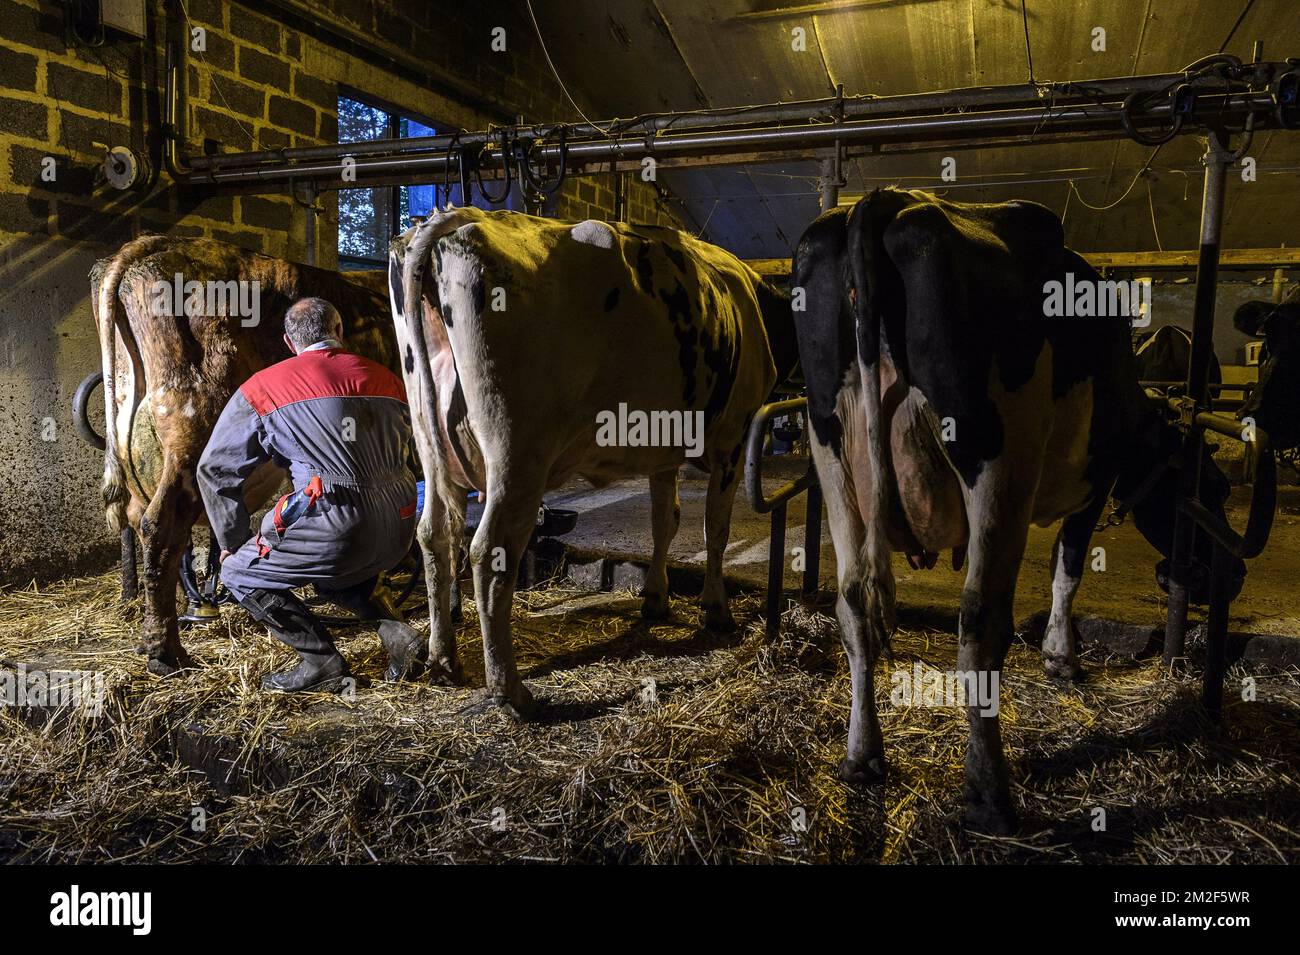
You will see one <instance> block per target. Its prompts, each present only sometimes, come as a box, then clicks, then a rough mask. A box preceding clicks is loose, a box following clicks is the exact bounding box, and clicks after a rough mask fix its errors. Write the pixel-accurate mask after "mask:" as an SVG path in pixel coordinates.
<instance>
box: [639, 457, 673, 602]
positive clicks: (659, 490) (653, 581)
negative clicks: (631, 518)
mask: <svg viewBox="0 0 1300 955" xmlns="http://www.w3.org/2000/svg"><path fill="white" fill-rule="evenodd" d="M650 517H651V528H652V531H653V534H654V556H653V557H652V558H651V560H650V572H649V573H648V574H647V575H646V581H645V588H644V589H643V590H642V591H641V596H642V601H641V615H642V616H643V617H645V618H646V619H647V620H663V619H664V618H665V617H667V616H668V548H669V546H671V544H672V542H673V538H674V537H676V536H677V528H678V526H680V524H681V521H682V503H681V499H680V498H679V497H678V494H677V469H676V468H673V469H672V470H670V471H660V472H659V473H658V474H652V475H650Z"/></svg>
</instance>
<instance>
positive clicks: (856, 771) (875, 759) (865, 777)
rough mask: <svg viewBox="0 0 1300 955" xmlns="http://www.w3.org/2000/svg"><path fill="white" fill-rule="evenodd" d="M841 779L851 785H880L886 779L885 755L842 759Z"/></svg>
mask: <svg viewBox="0 0 1300 955" xmlns="http://www.w3.org/2000/svg"><path fill="white" fill-rule="evenodd" d="M840 779H841V780H842V781H844V782H846V783H848V784H849V785H850V786H878V785H880V784H881V783H883V782H884V781H885V757H884V756H869V757H867V758H866V759H860V760H852V759H849V758H848V757H847V756H846V757H844V758H843V759H842V760H840Z"/></svg>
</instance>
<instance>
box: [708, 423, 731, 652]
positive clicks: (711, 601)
mask: <svg viewBox="0 0 1300 955" xmlns="http://www.w3.org/2000/svg"><path fill="white" fill-rule="evenodd" d="M737 451H739V448H737ZM732 458H734V460H733V459H732ZM739 458H740V455H739V454H735V455H733V456H728V457H726V458H724V459H719V460H715V461H713V462H712V464H711V465H710V468H709V490H708V493H707V495H706V497H705V501H704V548H705V551H706V553H707V557H708V560H707V563H706V564H705V568H704V591H703V593H701V595H700V605H701V606H702V607H703V608H704V625H705V626H706V627H707V628H708V629H709V630H711V631H713V632H714V633H731V632H732V631H733V630H735V629H736V621H735V619H734V618H733V617H732V616H731V607H730V606H729V605H728V604H727V586H726V583H725V582H724V581H723V579H722V558H723V555H724V554H725V553H726V551H727V539H728V538H729V537H730V536H731V507H732V504H733V502H734V501H735V499H736V488H737V486H738V485H739V483H740V482H739V480H738V477H739V474H738V472H737V470H736V462H737V461H738V460H739Z"/></svg>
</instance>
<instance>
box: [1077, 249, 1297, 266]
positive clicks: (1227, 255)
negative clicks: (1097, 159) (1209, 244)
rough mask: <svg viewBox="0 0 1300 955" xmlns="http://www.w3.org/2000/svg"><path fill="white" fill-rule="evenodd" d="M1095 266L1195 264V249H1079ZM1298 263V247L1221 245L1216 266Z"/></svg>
mask: <svg viewBox="0 0 1300 955" xmlns="http://www.w3.org/2000/svg"><path fill="white" fill-rule="evenodd" d="M1080 254H1081V255H1082V256H1083V257H1084V258H1085V259H1087V260H1088V262H1089V263H1091V265H1092V266H1093V267H1094V268H1098V269H1186V268H1196V257H1197V253H1196V250H1195V249H1193V250H1191V251H1188V252H1083V253H1080ZM1289 265H1300V249H1224V250H1223V251H1222V252H1220V253H1219V268H1221V269H1222V268H1268V269H1272V268H1277V267H1279V266H1289Z"/></svg>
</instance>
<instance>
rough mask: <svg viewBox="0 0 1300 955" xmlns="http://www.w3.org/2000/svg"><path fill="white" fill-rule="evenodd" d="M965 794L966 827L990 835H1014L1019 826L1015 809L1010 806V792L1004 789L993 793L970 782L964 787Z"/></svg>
mask: <svg viewBox="0 0 1300 955" xmlns="http://www.w3.org/2000/svg"><path fill="white" fill-rule="evenodd" d="M964 789H965V796H966V828H967V829H970V830H971V831H973V832H982V833H985V834H987V835H990V836H1011V835H1015V833H1016V830H1017V829H1018V828H1019V821H1018V820H1017V819H1016V811H1015V809H1013V808H1012V806H1011V794H1010V793H1009V792H1007V791H1006V790H1005V789H1002V788H1001V787H999V789H1000V790H1001V791H999V789H995V790H993V795H992V796H989V795H987V791H985V790H982V789H977V788H976V787H974V786H973V785H972V784H971V783H969V782H968V783H967V784H966V786H965V787H964Z"/></svg>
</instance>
